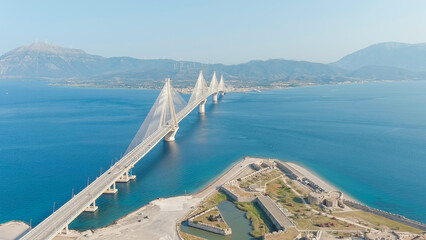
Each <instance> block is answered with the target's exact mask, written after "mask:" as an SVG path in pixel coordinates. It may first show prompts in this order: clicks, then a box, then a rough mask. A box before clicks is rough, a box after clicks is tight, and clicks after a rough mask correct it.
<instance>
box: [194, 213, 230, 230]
mask: <svg viewBox="0 0 426 240" xmlns="http://www.w3.org/2000/svg"><path fill="white" fill-rule="evenodd" d="M193 221H194V223H204V224H207V225H210V226H213V227H218V228H220V229H223V230H226V229H229V226H228V225H227V224H226V222H225V221H224V220H223V219H222V216H221V215H220V212H219V209H217V208H213V209H211V210H208V211H206V212H205V213H203V214H201V215H200V216H198V217H196V218H194V220H193Z"/></svg>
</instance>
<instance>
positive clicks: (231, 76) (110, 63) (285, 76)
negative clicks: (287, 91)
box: [0, 42, 426, 88]
mask: <svg viewBox="0 0 426 240" xmlns="http://www.w3.org/2000/svg"><path fill="white" fill-rule="evenodd" d="M200 70H203V71H204V73H205V74H206V75H207V76H209V75H210V74H212V72H213V71H217V72H218V73H219V74H223V75H224V76H225V78H226V79H227V82H231V83H232V84H233V85H236V86H274V85H275V86H276V85H280V84H284V85H297V84H323V83H339V82H344V81H358V80H405V79H413V80H414V79H426V44H405V43H380V44H375V45H372V46H369V47H367V48H364V49H362V50H359V51H357V52H354V53H352V54H349V55H347V56H345V57H343V58H342V59H340V60H339V61H337V62H335V63H331V64H322V63H312V62H307V61H292V60H284V59H272V60H266V61H260V60H253V61H250V62H247V63H241V64H235V65H224V64H204V63H199V62H190V61H176V60H170V59H151V60H142V59H136V58H130V57H111V58H105V57H102V56H97V55H91V54H88V53H86V52H84V51H83V50H78V49H71V48H64V47H60V46H56V45H53V44H48V43H45V42H36V43H33V44H31V45H26V46H22V47H19V48H16V49H14V50H12V51H9V52H7V53H5V54H4V55H2V56H1V57H0V78H31V79H47V80H50V81H54V82H65V83H70V82H72V83H74V84H79V83H82V84H90V85H104V86H127V87H149V88H155V87H157V85H161V83H162V80H163V79H164V78H166V77H170V78H172V79H173V80H174V81H175V82H174V84H175V85H178V87H186V86H190V85H192V84H193V81H194V80H195V79H196V78H197V76H198V73H199V71H200Z"/></svg>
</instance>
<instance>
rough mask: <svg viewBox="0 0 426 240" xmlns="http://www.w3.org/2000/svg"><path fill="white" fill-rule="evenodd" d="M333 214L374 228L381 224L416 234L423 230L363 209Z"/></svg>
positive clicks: (379, 227) (380, 226)
mask: <svg viewBox="0 0 426 240" xmlns="http://www.w3.org/2000/svg"><path fill="white" fill-rule="evenodd" d="M334 215H336V216H338V217H344V218H347V219H349V220H353V219H357V220H360V224H363V225H366V226H368V227H371V228H376V229H381V228H382V227H383V226H386V227H388V228H390V229H392V230H395V231H402V232H412V233H417V234H421V233H423V232H424V231H422V230H420V229H418V228H414V227H411V226H408V225H405V224H403V223H400V222H397V221H394V220H391V219H388V218H385V217H382V216H379V215H376V214H373V213H369V212H365V211H353V212H341V213H334ZM366 223H367V224H366Z"/></svg>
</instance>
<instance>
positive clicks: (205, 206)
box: [190, 192, 227, 217]
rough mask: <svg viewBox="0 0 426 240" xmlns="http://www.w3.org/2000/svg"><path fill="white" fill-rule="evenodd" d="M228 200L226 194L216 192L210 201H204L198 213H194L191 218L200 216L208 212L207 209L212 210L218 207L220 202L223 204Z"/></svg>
mask: <svg viewBox="0 0 426 240" xmlns="http://www.w3.org/2000/svg"><path fill="white" fill-rule="evenodd" d="M225 200H227V196H226V194H224V193H222V192H216V193H214V194H213V195H212V196H211V197H209V198H208V199H206V200H204V201H203V202H202V203H201V204H200V205H199V206H198V209H197V210H196V211H194V212H193V213H192V214H191V216H190V217H192V216H195V215H197V214H199V213H200V212H203V211H206V210H207V209H210V208H212V207H214V206H217V205H218V204H219V203H220V202H223V201H225Z"/></svg>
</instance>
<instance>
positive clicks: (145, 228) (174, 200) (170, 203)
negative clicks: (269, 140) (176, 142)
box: [55, 156, 380, 240]
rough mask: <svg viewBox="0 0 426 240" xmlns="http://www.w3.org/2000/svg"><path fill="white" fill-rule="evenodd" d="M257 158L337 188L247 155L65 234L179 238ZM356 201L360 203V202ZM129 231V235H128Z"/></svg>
mask: <svg viewBox="0 0 426 240" xmlns="http://www.w3.org/2000/svg"><path fill="white" fill-rule="evenodd" d="M259 160H275V161H280V162H285V163H287V164H289V165H290V166H291V167H293V168H295V169H296V170H297V171H300V172H301V173H302V174H304V175H306V176H308V177H310V178H312V179H311V180H313V181H315V182H317V183H318V185H320V186H321V187H322V188H324V189H325V190H327V191H333V190H338V191H341V190H340V189H338V188H336V187H335V186H333V185H332V184H330V183H328V182H327V181H325V180H324V179H322V178H321V177H319V176H318V175H317V174H316V173H315V172H314V171H312V170H310V169H307V168H305V167H303V166H301V165H299V164H296V163H294V162H287V161H282V160H278V159H269V158H260V157H248V156H247V157H244V158H243V159H242V160H239V161H237V162H235V163H234V164H232V165H230V167H228V168H227V169H225V170H224V171H223V172H222V173H220V174H218V176H216V177H215V178H214V179H213V180H212V181H211V182H209V183H208V184H207V185H206V186H204V187H203V188H201V189H200V190H199V191H197V192H195V193H193V194H188V195H183V196H182V195H180V196H174V197H170V198H159V199H156V200H153V201H151V202H149V203H148V204H147V205H144V206H142V207H141V208H139V209H138V210H136V211H134V212H132V213H129V214H127V215H125V216H123V217H121V218H119V219H117V220H115V221H114V222H113V223H112V224H110V225H108V226H105V227H102V228H97V229H93V230H87V231H84V232H79V231H76V230H71V234H70V235H69V236H70V237H71V238H69V239H74V238H72V237H82V236H85V237H88V238H87V239H99V240H112V239H116V237H117V234H119V235H120V239H123V240H125V239H133V238H132V236H135V234H137V235H138V236H144V237H146V239H181V238H180V236H179V231H178V226H179V223H180V222H181V221H182V220H183V219H185V217H187V216H188V215H189V214H191V213H192V211H193V209H194V208H195V207H196V206H197V205H198V204H200V203H201V202H202V201H203V200H204V199H206V198H208V197H209V196H210V195H211V194H212V193H214V192H216V190H217V189H218V188H219V187H220V186H221V185H223V184H224V183H226V182H228V181H230V180H232V179H234V178H236V176H238V175H239V174H242V172H243V170H244V169H246V168H245V167H247V166H249V165H250V164H252V163H255V162H257V161H259ZM343 194H344V196H345V199H346V200H349V201H351V202H355V203H359V202H358V201H356V200H354V199H353V198H352V197H350V196H348V195H347V194H346V193H344V192H343ZM360 204H361V205H363V204H362V203H360ZM379 211H380V210H379ZM145 216H148V218H147V219H146V218H145ZM166 226H167V227H166ZM129 230H130V231H129ZM129 232H130V233H131V234H129ZM55 239H57V240H59V239H63V238H58V237H56V238H55Z"/></svg>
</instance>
